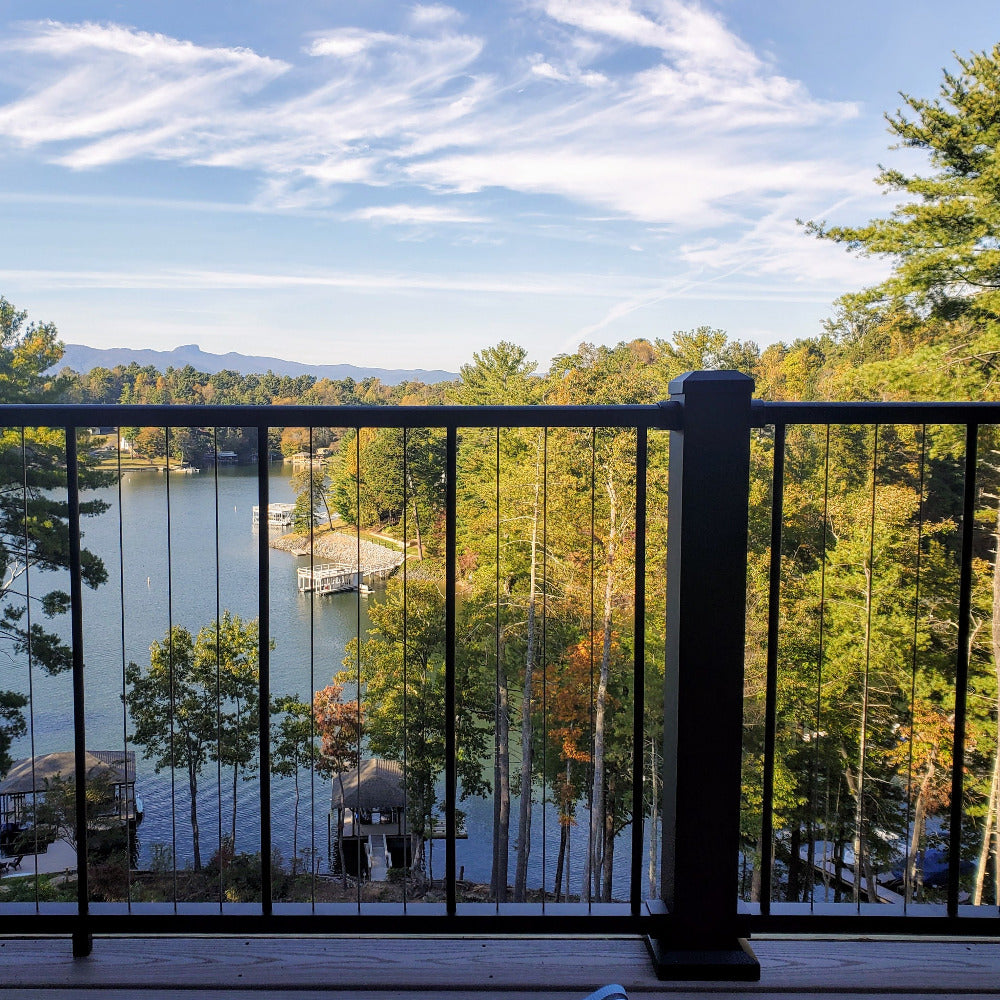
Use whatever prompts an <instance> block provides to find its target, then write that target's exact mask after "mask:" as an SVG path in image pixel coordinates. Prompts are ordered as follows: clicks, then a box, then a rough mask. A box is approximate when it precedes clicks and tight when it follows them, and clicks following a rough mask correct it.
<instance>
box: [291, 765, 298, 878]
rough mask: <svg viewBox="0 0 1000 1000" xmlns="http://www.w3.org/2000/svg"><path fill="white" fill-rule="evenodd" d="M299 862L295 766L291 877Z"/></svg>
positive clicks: (296, 776) (296, 775) (296, 771)
mask: <svg viewBox="0 0 1000 1000" xmlns="http://www.w3.org/2000/svg"><path fill="white" fill-rule="evenodd" d="M298 861H299V768H298V765H296V766H295V806H294V809H293V811H292V875H294V874H295V868H296V865H297V864H298Z"/></svg>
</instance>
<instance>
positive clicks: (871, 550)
mask: <svg viewBox="0 0 1000 1000" xmlns="http://www.w3.org/2000/svg"><path fill="white" fill-rule="evenodd" d="M878 431H879V425H878V424H876V425H875V431H874V438H873V443H872V503H871V519H870V524H869V534H868V581H867V592H866V595H865V603H866V604H867V608H866V609H865V610H866V616H865V672H864V686H863V687H862V691H861V746H860V747H859V753H858V804H857V809H856V812H855V817H856V818H855V823H856V825H857V831H856V833H855V837H856V840H857V843H858V846H859V847H860V848H861V850H859V851H857V852H855V858H854V884H855V885H856V886H860V885H861V878H862V873H861V872H860V871H858V866H859V865H861V866H862V867H863V865H864V847H865V845H866V843H867V838H866V837H865V835H864V832H865V785H866V782H865V768H866V767H867V764H868V694H869V690H870V678H871V661H872V656H871V651H872V605H873V604H874V603H875V502H876V493H877V477H878ZM865 885H866V886H867V887H868V888H867V895H868V902H870V903H877V902H878V892H877V890H876V888H875V886H872V885H868V883H867V881H866V882H865ZM872 896H874V897H875V898H874V899H872ZM860 909H861V893H860V891H859V892H858V910H859V912H860Z"/></svg>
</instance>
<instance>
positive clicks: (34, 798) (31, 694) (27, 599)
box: [21, 426, 41, 913]
mask: <svg viewBox="0 0 1000 1000" xmlns="http://www.w3.org/2000/svg"><path fill="white" fill-rule="evenodd" d="M21 472H22V476H23V479H22V482H23V487H22V490H23V492H22V506H23V511H24V609H25V616H26V621H25V624H26V625H27V630H28V640H27V643H26V646H27V653H28V736H29V740H30V743H31V815H32V816H35V815H37V814H38V781H37V777H36V775H35V684H34V673H35V671H34V649H33V648H32V642H31V559H30V554H31V542H30V539H29V536H28V523H29V513H28V452H27V448H26V445H25V440H24V427H23V426H22V427H21ZM32 833H33V835H34V836H33V841H34V848H35V912H36V913H38V912H39V911H40V909H41V906H40V900H39V894H38V854H39V850H38V848H39V846H40V845H39V843H38V824H37V823H32Z"/></svg>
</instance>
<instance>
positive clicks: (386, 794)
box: [331, 757, 406, 810]
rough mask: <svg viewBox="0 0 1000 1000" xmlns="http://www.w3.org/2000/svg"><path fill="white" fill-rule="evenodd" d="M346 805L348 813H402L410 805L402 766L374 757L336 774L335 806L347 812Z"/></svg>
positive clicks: (332, 803)
mask: <svg viewBox="0 0 1000 1000" xmlns="http://www.w3.org/2000/svg"><path fill="white" fill-rule="evenodd" d="M359 778H360V780H359ZM342 786H343V793H341V787H342ZM345 803H346V805H347V808H348V809H365V810H368V809H402V808H403V806H404V805H405V804H406V794H405V792H404V789H403V768H402V765H400V764H399V763H397V762H396V761H394V760H382V759H381V758H379V757H370V758H368V759H367V760H363V761H361V764H360V766H359V767H355V768H352V769H351V770H350V771H345V772H344V773H343V774H335V775H334V776H333V797H332V800H331V805H332V807H333V808H334V809H343V808H344V805H345Z"/></svg>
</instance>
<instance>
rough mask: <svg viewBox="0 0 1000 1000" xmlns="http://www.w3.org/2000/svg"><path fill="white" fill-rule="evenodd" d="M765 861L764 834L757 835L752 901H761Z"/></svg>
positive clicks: (751, 891) (751, 883)
mask: <svg viewBox="0 0 1000 1000" xmlns="http://www.w3.org/2000/svg"><path fill="white" fill-rule="evenodd" d="M763 863H764V835H763V834H760V835H759V836H758V837H757V853H756V855H755V856H754V865H753V874H752V875H751V877H750V902H751V903H759V902H760V901H761V898H762V897H761V890H762V888H763V885H764V883H763V880H762V879H761V866H762V865H763Z"/></svg>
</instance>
